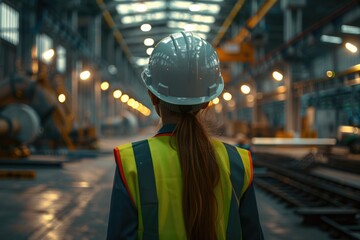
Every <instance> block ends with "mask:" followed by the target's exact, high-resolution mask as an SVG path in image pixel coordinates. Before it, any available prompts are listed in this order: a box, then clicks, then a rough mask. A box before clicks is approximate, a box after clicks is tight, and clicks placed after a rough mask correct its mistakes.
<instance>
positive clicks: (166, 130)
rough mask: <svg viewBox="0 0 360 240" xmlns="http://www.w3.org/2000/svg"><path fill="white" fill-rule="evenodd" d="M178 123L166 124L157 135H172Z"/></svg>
mask: <svg viewBox="0 0 360 240" xmlns="http://www.w3.org/2000/svg"><path fill="white" fill-rule="evenodd" d="M175 127H176V124H166V125H164V126H162V127H161V128H160V130H159V131H158V132H157V134H156V135H155V136H158V135H172V134H173V132H174V130H175Z"/></svg>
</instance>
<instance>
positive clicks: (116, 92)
mask: <svg viewBox="0 0 360 240" xmlns="http://www.w3.org/2000/svg"><path fill="white" fill-rule="evenodd" d="M121 95H122V92H121V91H120V90H119V89H116V90H115V91H114V92H113V96H114V98H115V99H119V98H120V97H121Z"/></svg>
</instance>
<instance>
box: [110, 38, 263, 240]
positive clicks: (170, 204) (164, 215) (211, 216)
mask: <svg viewBox="0 0 360 240" xmlns="http://www.w3.org/2000/svg"><path fill="white" fill-rule="evenodd" d="M142 77H143V80H144V83H145V85H146V87H147V88H148V92H149V95H150V98H151V101H152V104H153V105H154V107H155V109H156V112H157V113H158V115H159V116H160V118H161V121H162V128H161V129H160V130H159V132H158V133H157V134H156V135H155V136H154V137H152V138H149V139H146V140H143V141H139V142H134V143H129V144H125V145H121V146H118V147H116V148H115V150H114V154H115V159H116V163H117V170H116V173H115V180H114V186H113V193H112V199H111V209H110V218H109V226H108V239H145V240H146V239H171V240H173V239H195V240H198V239H206V240H211V239H263V237H262V230H261V226H260V223H259V219H258V212H257V206H256V200H255V194H254V188H253V184H252V176H253V172H252V163H251V156H250V153H249V152H248V151H247V150H244V149H240V148H236V147H234V146H231V145H229V144H225V143H222V142H220V141H218V140H216V139H212V138H210V137H209V136H208V134H207V132H206V130H205V129H204V127H203V126H202V124H201V122H200V121H199V120H198V113H199V112H200V111H201V110H202V109H205V108H206V107H207V105H208V103H209V101H211V100H212V99H214V98H215V97H217V96H219V95H220V94H221V92H222V90H223V88H224V83H223V79H222V77H221V73H220V67H219V60H218V56H217V54H216V52H215V50H214V48H213V47H212V46H211V45H210V44H209V43H207V42H206V41H204V40H202V39H201V38H199V37H197V36H195V35H193V34H191V33H185V32H181V33H177V34H172V35H170V36H169V37H166V38H164V39H163V40H161V41H160V42H159V43H158V44H157V45H156V47H155V49H154V51H153V53H152V54H151V56H150V60H149V66H148V68H147V69H145V71H144V72H143V75H142Z"/></svg>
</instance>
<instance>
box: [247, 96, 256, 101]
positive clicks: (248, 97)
mask: <svg viewBox="0 0 360 240" xmlns="http://www.w3.org/2000/svg"><path fill="white" fill-rule="evenodd" d="M246 100H247V101H248V102H253V101H254V96H253V95H247V96H246Z"/></svg>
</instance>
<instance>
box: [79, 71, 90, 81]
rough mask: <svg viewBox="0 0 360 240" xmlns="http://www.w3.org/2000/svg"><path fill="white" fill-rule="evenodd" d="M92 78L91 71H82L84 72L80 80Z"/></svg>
mask: <svg viewBox="0 0 360 240" xmlns="http://www.w3.org/2000/svg"><path fill="white" fill-rule="evenodd" d="M90 76H91V73H90V71H88V70H85V71H82V72H81V73H80V79H81V80H87V79H89V78H90Z"/></svg>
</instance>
